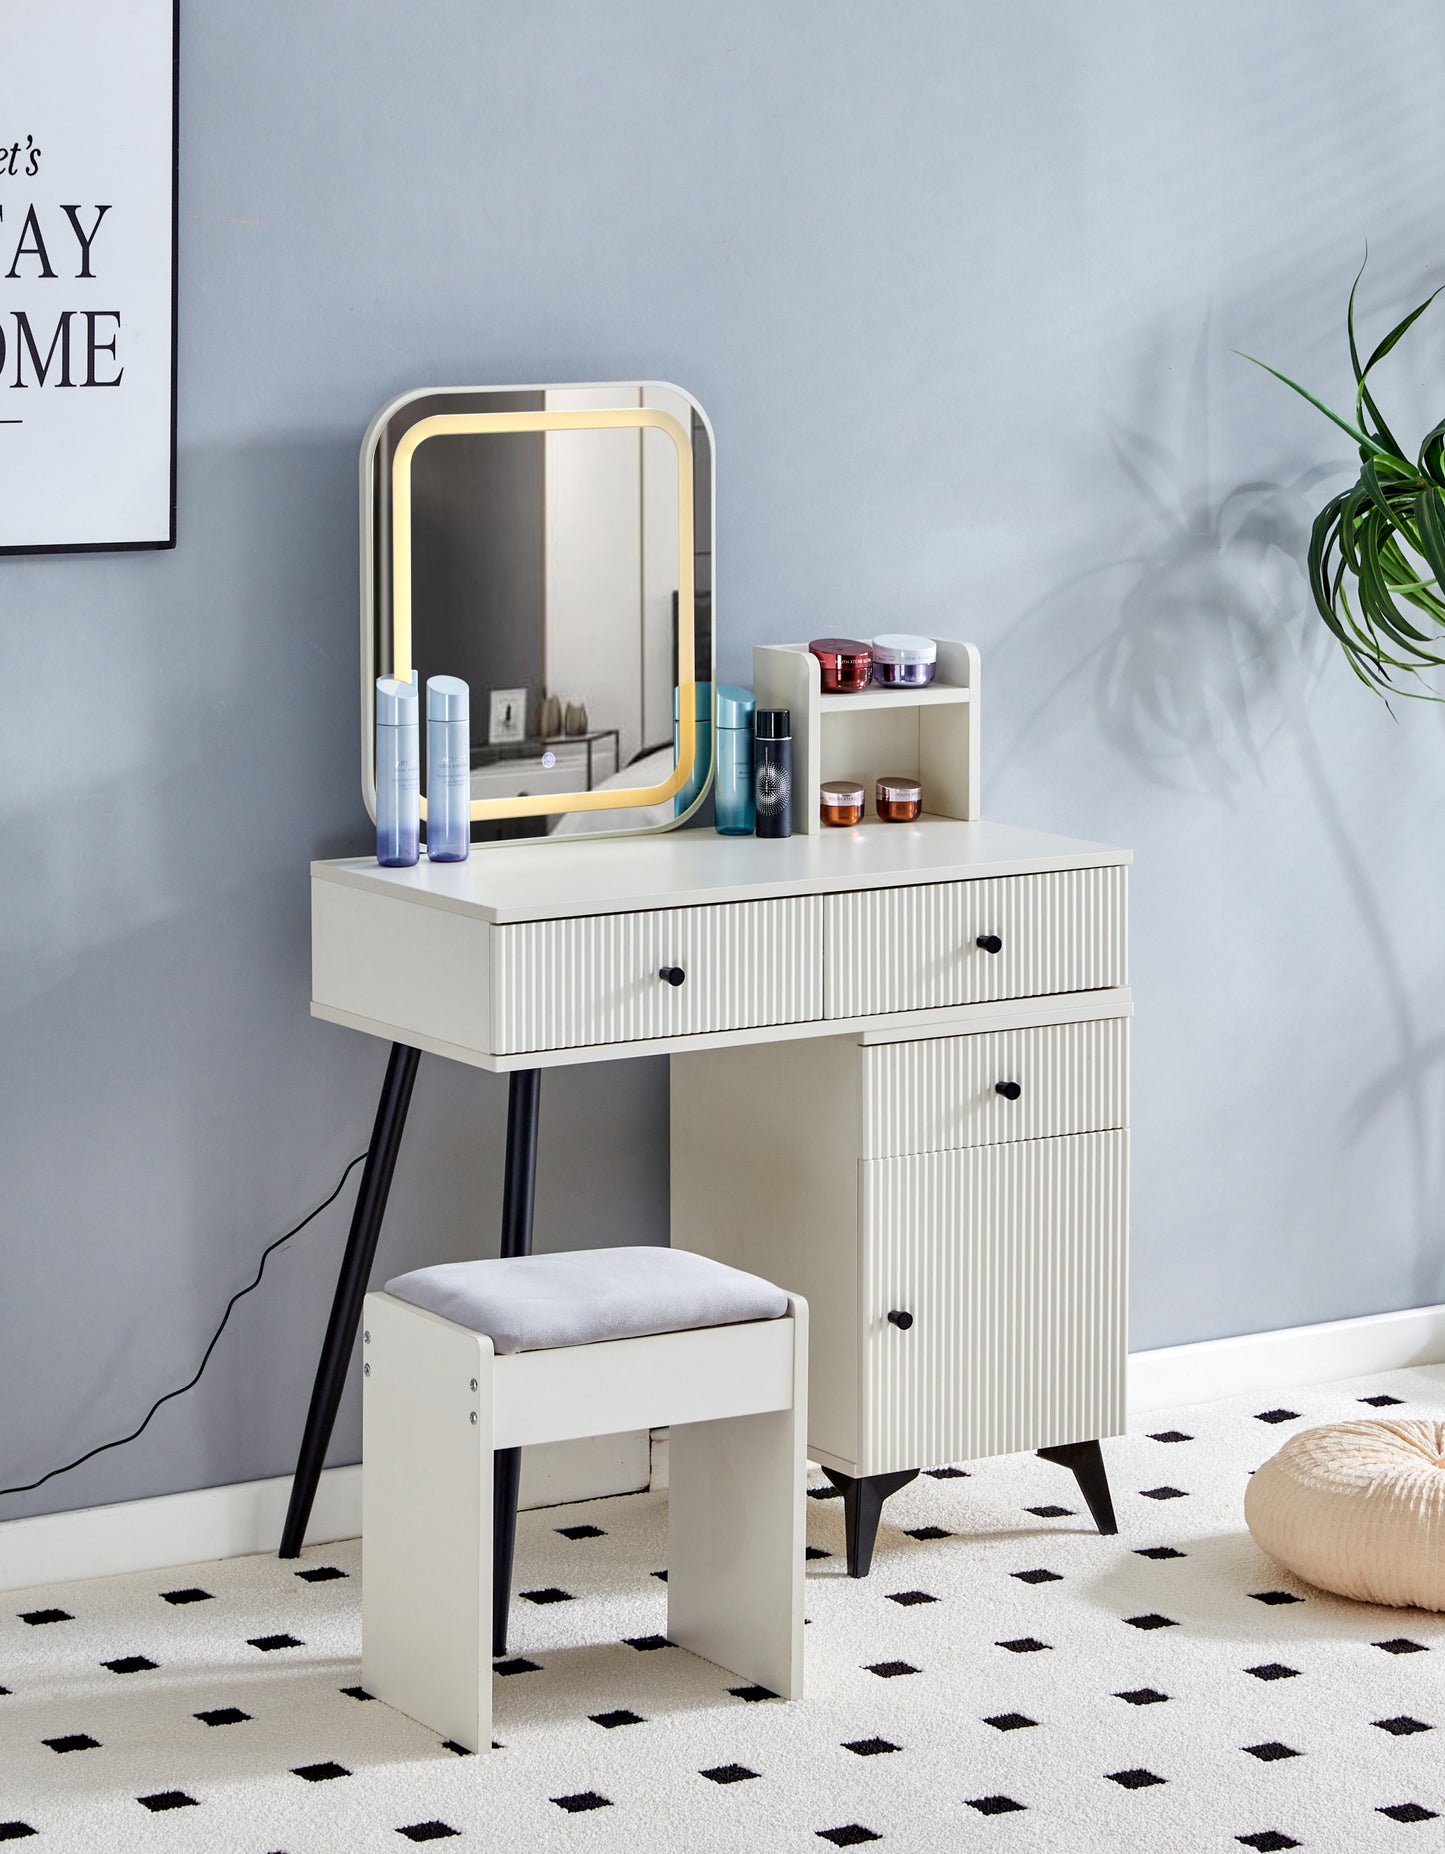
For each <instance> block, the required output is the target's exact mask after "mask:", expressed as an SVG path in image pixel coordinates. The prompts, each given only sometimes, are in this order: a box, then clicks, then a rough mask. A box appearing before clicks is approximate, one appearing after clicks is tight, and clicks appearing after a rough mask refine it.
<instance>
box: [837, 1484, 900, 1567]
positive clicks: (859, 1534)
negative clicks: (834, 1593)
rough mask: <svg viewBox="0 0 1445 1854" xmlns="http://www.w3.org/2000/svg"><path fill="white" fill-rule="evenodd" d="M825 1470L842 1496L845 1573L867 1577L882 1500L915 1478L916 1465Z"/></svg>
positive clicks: (876, 1535) (871, 1562)
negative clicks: (888, 1470) (886, 1470)
mask: <svg viewBox="0 0 1445 1854" xmlns="http://www.w3.org/2000/svg"><path fill="white" fill-rule="evenodd" d="M823 1472H824V1474H826V1475H827V1477H828V1479H829V1480H830V1481H831V1482H832V1483H833V1485H834V1486H835V1487H836V1488H837V1489H838V1491H839V1492H840V1493H841V1494H842V1496H843V1529H844V1536H845V1539H846V1541H847V1547H848V1575H849V1576H850V1577H866V1576H867V1575H868V1572H869V1570H870V1569H871V1568H872V1564H873V1544H874V1541H875V1540H876V1539H877V1537H878V1520H879V1518H880V1516H881V1514H882V1512H883V1502H884V1501H885V1500H886V1499H887V1498H888V1497H889V1495H890V1494H896V1493H897V1492H898V1490H899V1488H900V1487H906V1486H907V1485H908V1483H909V1482H910V1481H915V1480H917V1479H918V1470H917V1468H900V1469H898V1470H897V1472H896V1473H893V1474H860V1475H859V1476H857V1478H856V1479H855V1478H854V1476H853V1475H851V1474H841V1473H840V1472H839V1471H838V1470H837V1469H836V1468H824V1470H823Z"/></svg>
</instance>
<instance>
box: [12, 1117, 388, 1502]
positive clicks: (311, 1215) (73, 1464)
mask: <svg viewBox="0 0 1445 1854" xmlns="http://www.w3.org/2000/svg"><path fill="white" fill-rule="evenodd" d="M366 1156H367V1155H366V1154H365V1153H364V1152H358V1153H357V1155H356V1157H355V1158H354V1159H353V1160H352V1161H351V1163H350V1165H348V1166H347V1168H346V1170H345V1171H344V1172H343V1173H342V1174H341V1176H340V1178H339V1179H338V1180H337V1183H336V1189H335V1190H334V1191H333V1192H332V1193H331V1195H330V1197H328V1198H327V1199H326V1200H325V1202H324V1203H321V1204H318V1205H317V1206H316V1208H315V1210H312V1211H309V1212H308V1213H307V1214H306V1215H305V1216H304V1217H303V1218H302V1219H301V1221H300V1222H299V1223H298V1224H296V1225H295V1226H294V1228H292V1229H289V1230H287V1232H286V1234H285V1235H284V1236H278V1237H277V1238H276V1240H275V1242H273V1243H271V1244H270V1245H269V1246H268V1247H267V1248H265V1249H263V1250H262V1251H261V1261H260V1264H259V1266H258V1267H257V1269H256V1278H255V1280H254V1281H250V1282H248V1283H247V1284H246V1286H245V1287H243V1288H240V1289H238V1290H237V1292H236V1293H234V1294H233V1295H232V1296H231V1298H230V1299H229V1300H228V1301H227V1302H226V1311H225V1312H224V1313H223V1314H222V1315H221V1324H220V1325H219V1326H218V1327H217V1328H216V1330H215V1332H214V1333H213V1334H212V1335H211V1343H210V1344H209V1345H208V1346H207V1347H206V1353H205V1357H204V1358H202V1360H201V1362H200V1364H199V1365H197V1367H196V1375H195V1376H194V1377H193V1378H192V1379H191V1380H190V1381H189V1383H186V1384H182V1385H180V1386H179V1387H178V1388H177V1389H175V1390H171V1391H167V1392H166V1394H165V1396H164V1397H157V1398H156V1400H155V1402H154V1403H153V1404H152V1405H151V1407H150V1409H149V1410H147V1411H146V1413H145V1416H144V1417H143V1418H142V1420H141V1422H140V1425H139V1427H138V1428H135V1429H132V1430H131V1432H130V1434H129V1435H128V1436H117V1437H116V1439H115V1441H114V1442H102V1443H101V1444H100V1445H99V1447H98V1448H93V1449H90V1450H89V1451H88V1452H87V1453H86V1454H84V1455H77V1456H76V1458H75V1460H74V1461H67V1462H66V1463H65V1465H64V1467H61V1468H52V1469H51V1470H50V1472H49V1473H48V1474H42V1475H41V1477H40V1479H39V1480H38V1481H27V1482H26V1483H25V1485H24V1486H23V1487H0V1500H3V1499H4V1497H5V1496H6V1494H22V1493H34V1491H35V1489H36V1488H37V1487H43V1486H44V1485H45V1483H46V1482H47V1481H53V1480H54V1479H55V1477H56V1475H57V1474H69V1473H70V1471H71V1469H72V1468H78V1467H80V1466H81V1465H82V1464H83V1463H84V1462H87V1461H89V1460H91V1458H92V1457H93V1456H96V1455H103V1454H104V1453H105V1451H106V1450H107V1449H108V1448H124V1447H125V1445H126V1443H127V1442H134V1441H135V1439H136V1437H137V1436H138V1435H140V1434H141V1432H142V1431H143V1430H144V1429H145V1426H146V1424H147V1423H149V1421H150V1420H151V1418H152V1417H153V1416H154V1415H155V1413H156V1411H157V1410H158V1409H160V1407H161V1405H162V1404H163V1403H169V1402H170V1400H171V1398H172V1397H183V1396H184V1395H185V1393H186V1392H187V1391H188V1390H191V1389H193V1388H194V1386H195V1385H197V1384H198V1383H199V1382H200V1379H201V1373H202V1372H203V1371H204V1370H205V1368H206V1366H207V1365H208V1364H210V1362H211V1354H212V1352H214V1351H215V1349H216V1344H217V1341H218V1340H219V1339H220V1337H221V1334H222V1333H223V1332H225V1330H226V1322H227V1320H229V1319H230V1317H231V1309H232V1307H234V1306H235V1304H236V1302H237V1301H238V1300H241V1299H243V1298H244V1297H245V1296H246V1295H247V1294H249V1293H250V1292H251V1289H252V1288H254V1287H259V1286H260V1285H261V1277H262V1275H264V1274H265V1272H266V1258H267V1257H268V1256H269V1255H270V1254H271V1253H272V1251H273V1250H275V1249H279V1248H280V1247H281V1245H282V1243H283V1242H290V1240H291V1238H292V1237H293V1236H297V1235H299V1234H300V1233H301V1231H302V1230H304V1229H305V1228H306V1225H307V1224H308V1223H310V1222H312V1221H313V1220H314V1219H315V1218H317V1217H319V1216H320V1215H321V1213H322V1211H323V1210H329V1209H330V1208H331V1206H332V1205H333V1204H334V1203H335V1202H336V1200H337V1198H338V1197H340V1196H341V1192H342V1188H343V1187H344V1185H345V1184H346V1181H347V1179H348V1178H349V1177H350V1176H351V1174H352V1173H353V1172H354V1171H355V1170H356V1168H357V1166H358V1165H360V1163H361V1161H362V1160H363V1159H364V1158H365V1157H366Z"/></svg>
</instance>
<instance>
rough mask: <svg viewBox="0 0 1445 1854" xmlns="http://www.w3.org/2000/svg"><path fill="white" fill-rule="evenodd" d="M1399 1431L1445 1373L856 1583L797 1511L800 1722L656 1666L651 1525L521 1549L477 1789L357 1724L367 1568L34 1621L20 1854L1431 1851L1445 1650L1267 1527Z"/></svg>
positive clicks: (1158, 1429)
mask: <svg viewBox="0 0 1445 1854" xmlns="http://www.w3.org/2000/svg"><path fill="white" fill-rule="evenodd" d="M1373 1410H1378V1411H1380V1413H1381V1414H1382V1416H1384V1417H1389V1416H1392V1415H1394V1414H1395V1413H1396V1412H1397V1411H1398V1412H1399V1413H1400V1414H1403V1415H1410V1416H1434V1417H1445V1369H1440V1368H1433V1369H1426V1368H1421V1369H1416V1370H1412V1371H1402V1372H1394V1373H1390V1374H1387V1375H1385V1376H1382V1377H1381V1376H1377V1377H1374V1378H1371V1379H1360V1380H1352V1381H1350V1382H1348V1383H1345V1384H1339V1385H1332V1386H1330V1385H1327V1386H1315V1387H1312V1388H1310V1387H1306V1388H1296V1387H1290V1388H1289V1389H1288V1391H1287V1392H1286V1393H1283V1394H1282V1393H1281V1392H1280V1391H1276V1392H1275V1393H1274V1397H1273V1399H1271V1398H1268V1397H1267V1398H1261V1397H1260V1396H1259V1395H1258V1394H1257V1393H1256V1394H1255V1395H1254V1396H1253V1397H1249V1398H1241V1399H1236V1400H1233V1401H1230V1402H1225V1403H1218V1404H1209V1405H1200V1406H1196V1407H1194V1408H1191V1409H1188V1410H1173V1411H1156V1412H1151V1413H1150V1414H1149V1416H1148V1417H1146V1418H1145V1419H1143V1420H1142V1421H1141V1422H1140V1424H1139V1425H1138V1429H1137V1432H1136V1433H1135V1434H1134V1435H1132V1436H1130V1437H1127V1438H1118V1439H1115V1440H1107V1441H1106V1442H1105V1444H1104V1453H1105V1459H1106V1461H1107V1463H1108V1466H1109V1469H1110V1475H1111V1480H1112V1484H1113V1490H1114V1499H1115V1505H1116V1507H1117V1509H1118V1516H1119V1533H1118V1536H1117V1537H1116V1538H1108V1539H1105V1538H1100V1537H1099V1536H1098V1535H1097V1533H1095V1532H1094V1530H1093V1528H1092V1526H1091V1525H1090V1524H1089V1521H1088V1517H1087V1514H1086V1513H1085V1511H1084V1509H1083V1506H1082V1503H1081V1502H1080V1501H1079V1500H1078V1499H1077V1495H1076V1492H1075V1488H1074V1485H1073V1482H1072V1480H1071V1478H1070V1477H1069V1476H1068V1475H1067V1473H1065V1472H1064V1471H1063V1470H1061V1469H1059V1468H1057V1467H1055V1466H1052V1465H1051V1464H1049V1463H1046V1462H1042V1461H1040V1460H1038V1459H1037V1458H1036V1457H1034V1456H1033V1455H1018V1456H1008V1457H1002V1458H999V1459H996V1460H991V1461H978V1462H969V1463H967V1464H966V1466H967V1473H966V1474H965V1473H963V1472H961V1471H960V1472H956V1473H949V1474H943V1473H935V1474H928V1475H924V1476H922V1477H920V1479H918V1480H917V1481H915V1482H914V1483H912V1485H910V1486H909V1487H907V1488H905V1489H904V1490H903V1491H902V1492H901V1493H900V1494H899V1495H898V1496H897V1497H896V1498H895V1499H894V1500H892V1501H891V1502H890V1503H889V1504H888V1506H887V1507H886V1508H885V1509H884V1521H883V1524H882V1527H881V1528H880V1531H879V1537H878V1547H877V1552H876V1555H875V1558H874V1565H873V1573H872V1576H871V1577H869V1578H867V1579H865V1580H861V1581H855V1580H853V1579H851V1578H849V1577H848V1576H847V1575H846V1569H845V1565H846V1560H845V1557H844V1551H843V1524H842V1522H843V1514H842V1503H841V1502H840V1501H838V1500H834V1499H830V1498H822V1499H817V1500H810V1501H809V1502H808V1506H807V1520H808V1531H809V1545H810V1547H811V1550H810V1552H809V1556H808V1559H807V1565H806V1569H807V1615H808V1618H809V1621H810V1623H811V1625H812V1626H811V1627H810V1628H809V1629H808V1631H807V1648H808V1666H807V1696H806V1698H805V1699H804V1700H803V1701H802V1702H800V1703H798V1704H795V1705H786V1704H784V1703H783V1702H781V1701H779V1700H778V1699H777V1698H776V1697H775V1696H774V1695H772V1694H771V1693H770V1692H769V1690H768V1689H767V1688H766V1687H765V1686H761V1685H759V1683H758V1682H757V1680H756V1679H755V1678H750V1677H749V1676H748V1670H746V1669H744V1670H738V1671H734V1670H725V1669H722V1668H718V1667H714V1666H712V1665H710V1664H709V1663H708V1662H706V1661H702V1660H700V1659H698V1658H697V1657H696V1656H694V1655H692V1654H690V1653H688V1652H687V1651H685V1650H684V1649H682V1648H679V1647H677V1646H675V1645H674V1644H673V1643H672V1642H671V1641H670V1640H669V1637H668V1618H667V1586H666V1584H665V1582H663V1581H662V1580H661V1579H660V1578H658V1577H657V1576H656V1575H655V1573H656V1571H657V1569H658V1567H659V1566H661V1565H662V1564H664V1563H665V1561H666V1551H667V1545H666V1496H665V1494H662V1493H651V1494H641V1495H636V1496H631V1497H626V1498H619V1499H613V1500H603V1501H594V1502H589V1503H586V1504H582V1505H577V1506H571V1507H554V1508H549V1509H546V1510H544V1511H539V1512H535V1513H524V1514H523V1515H522V1516H521V1519H520V1522H519V1527H518V1541H517V1592H518V1595H517V1600H516V1602H515V1604H514V1606H513V1614H512V1623H511V1636H510V1642H509V1650H510V1652H509V1655H508V1657H507V1658H506V1659H505V1660H504V1661H502V1662H500V1663H498V1664H497V1667H496V1672H497V1674H498V1675H499V1676H501V1677H500V1678H498V1679H496V1680H495V1682H494V1689H493V1691H494V1706H495V1718H494V1732H495V1739H496V1743H497V1745H498V1747H499V1748H498V1749H497V1750H496V1751H495V1752H494V1753H493V1754H492V1755H490V1756H485V1757H464V1756H458V1755H457V1752H458V1750H459V1749H460V1747H458V1746H457V1745H455V1744H453V1743H450V1742H449V1741H446V1740H444V1739H443V1738H442V1736H441V1735H440V1734H438V1733H432V1732H428V1731H427V1730H426V1729H425V1728H424V1727H422V1726H420V1725H418V1724H416V1723H415V1722H414V1721H412V1720H410V1719H408V1718H406V1717H404V1716H403V1715H402V1714H401V1713H398V1712H395V1711H393V1710H392V1709H391V1708H390V1707H389V1706H387V1705H385V1704H383V1703H377V1702H375V1701H373V1702H372V1703H370V1704H358V1703H357V1702H358V1701H362V1700H371V1698H372V1696H371V1695H370V1694H369V1693H368V1691H367V1689H366V1687H365V1686H364V1685H363V1684H362V1675H361V1661H360V1597H361V1575H360V1572H361V1565H360V1551H359V1548H358V1546H357V1544H356V1543H355V1542H354V1541H353V1542H349V1543H348V1542H342V1543H333V1544H327V1545H322V1546H317V1547H313V1548H311V1549H309V1550H308V1551H307V1552H306V1553H305V1555H304V1558H303V1561H302V1563H301V1564H300V1566H299V1567H298V1566H296V1565H293V1564H283V1563H281V1562H279V1561H278V1560H277V1559H276V1558H274V1557H255V1558H242V1559H232V1560H228V1561H223V1562H220V1563H209V1564H201V1565H188V1566H176V1567H173V1568H171V1569H169V1570H164V1571H156V1572H150V1573H146V1574H144V1575H139V1574H138V1575H133V1576H126V1577H114V1578H106V1579H97V1580H95V1581H93V1582H90V1583H71V1584H65V1585H56V1586H52V1587H48V1588H44V1589H33V1590H26V1591H15V1592H12V1593H10V1594H9V1595H8V1596H6V1597H4V1598H0V1842H4V1841H16V1842H22V1841H23V1842H25V1843H27V1844H29V1845H33V1846H35V1847H36V1848H42V1847H43V1848H50V1849H55V1850H57V1854H71V1851H74V1854H90V1850H93V1849H106V1850H109V1849H116V1850H118V1851H120V1850H126V1851H129V1850H131V1849H134V1850H137V1854H140V1851H142V1850H150V1849H153V1848H161V1847H162V1846H164V1847H165V1848H168V1849H181V1850H185V1854H190V1850H192V1849H207V1850H209V1849H211V1848H215V1849H217V1850H218V1851H220V1850H227V1851H228V1850H232V1849H235V1850H238V1851H240V1854H273V1851H282V1850H284V1854H313V1851H317V1850H323V1851H325V1854H329V1851H330V1850H332V1849H341V1848H345V1849H347V1850H348V1854H349V1851H350V1850H351V1849H356V1850H358V1851H361V1850H366V1849H373V1848H374V1849H384V1848H388V1847H390V1848H397V1849H400V1848H404V1847H406V1846H408V1845H411V1844H417V1845H420V1844H425V1843H429V1842H445V1843H448V1844H452V1845H455V1846H457V1847H459V1848H475V1849H478V1850H487V1851H488V1854H491V1851H493V1850H495V1854H512V1850H515V1849H517V1848H527V1849H539V1850H542V1851H543V1854H547V1851H548V1850H551V1849H559V1850H562V1849H566V1850H570V1849H573V1848H577V1849H587V1850H599V1849H600V1850H617V1854H638V1851H639V1850H641V1849H651V1848H659V1849H672V1848H676V1849H679V1850H687V1851H688V1854H693V1851H694V1850H698V1851H701V1854H708V1851H710V1850H714V1849H716V1850H718V1851H719V1854H722V1851H723V1850H727V1854H733V1851H734V1850H738V1849H746V1850H748V1854H755V1851H756V1854H771V1850H775V1849H776V1850H780V1851H781V1850H790V1849H791V1850H798V1851H799V1854H803V1851H804V1850H807V1849H809V1848H813V1849H822V1848H828V1847H830V1846H831V1847H840V1848H846V1847H863V1846H865V1845H868V1846H871V1845H872V1844H873V1843H875V1842H877V1843H878V1844H879V1845H880V1846H881V1847H884V1848H888V1847H893V1848H897V1849H900V1850H902V1849H908V1850H911V1851H917V1854H926V1851H928V1850H940V1851H942V1850H948V1851H949V1854H951V1851H952V1850H953V1849H955V1848H957V1849H959V1850H963V1851H964V1854H970V1851H971V1850H975V1849H988V1850H992V1849H1005V1848H1007V1849H1009V1850H1013V1851H1014V1854H1018V1851H1020V1850H1021V1851H1023V1854H1042V1850H1045V1849H1047V1850H1050V1854H1052V1851H1053V1850H1060V1851H1062V1854H1126V1851H1129V1850H1140V1851H1141V1854H1142V1851H1143V1850H1149V1851H1151V1854H1152V1851H1153V1850H1156V1849H1157V1850H1160V1854H1163V1851H1164V1850H1174V1849H1178V1850H1180V1851H1181V1854H1184V1851H1185V1850H1187V1851H1188V1854H1194V1851H1195V1850H1201V1851H1202V1850H1205V1849H1209V1848H1218V1849H1221V1850H1227V1849H1229V1848H1248V1849H1254V1850H1258V1851H1260V1854H1269V1851H1272V1850H1283V1849H1288V1848H1305V1849H1316V1850H1320V1851H1321V1854H1334V1851H1335V1850H1340V1851H1343V1850H1345V1849H1348V1850H1349V1854H1375V1851H1376V1850H1381V1851H1383V1850H1386V1849H1391V1850H1393V1849H1400V1848H1417V1849H1422V1850H1423V1849H1424V1848H1426V1847H1429V1846H1433V1845H1437V1844H1438V1842H1439V1831H1440V1830H1441V1828H1442V1825H1445V1778H1442V1775H1441V1771H1442V1768H1445V1766H1442V1762H1441V1749H1440V1747H1441V1745H1442V1744H1445V1617H1439V1616H1434V1615H1430V1614H1428V1613H1426V1612H1424V1611H1420V1610H1398V1611H1397V1610H1386V1609H1381V1608H1375V1607H1370V1606H1367V1605H1359V1604H1351V1603H1347V1602H1344V1601H1341V1600H1339V1599H1337V1598H1333V1597H1329V1596H1327V1595H1325V1594H1323V1593H1322V1592H1319V1591H1316V1590H1313V1589H1311V1588H1310V1587H1309V1586H1308V1585H1305V1584H1302V1583H1300V1582H1298V1581H1297V1580H1296V1579H1295V1578H1293V1577H1291V1576H1290V1574H1289V1573H1288V1572H1287V1571H1285V1570H1283V1569H1282V1568H1281V1567H1280V1566H1279V1565H1277V1564H1274V1563H1271V1562H1270V1561H1269V1560H1268V1559H1267V1558H1265V1557H1264V1556H1263V1554H1262V1553H1260V1552H1259V1551H1258V1550H1257V1549H1256V1548H1255V1546H1254V1544H1253V1542H1252V1541H1251V1539H1250V1537H1249V1535H1248V1533H1247V1532H1246V1531H1245V1529H1244V1526H1243V1521H1242V1517H1241V1510H1242V1501H1243V1495H1244V1489H1245V1486H1246V1484H1247V1482H1248V1478H1249V1475H1250V1473H1251V1471H1252V1470H1253V1469H1255V1468H1257V1467H1258V1466H1259V1465H1260V1463H1261V1462H1262V1461H1263V1460H1265V1459H1266V1458H1267V1456H1268V1455H1269V1454H1271V1453H1272V1452H1273V1451H1274V1449H1276V1448H1277V1447H1278V1446H1279V1445H1280V1443H1281V1442H1282V1441H1283V1440H1285V1439H1286V1438H1287V1437H1288V1436H1290V1435H1295V1434H1298V1433H1299V1432H1300V1431H1301V1430H1302V1429H1305V1428H1308V1427H1310V1426H1311V1425H1313V1424H1317V1423H1322V1422H1331V1421H1352V1420H1356V1419H1358V1418H1359V1417H1360V1416H1361V1414H1362V1412H1363V1413H1365V1414H1367V1415H1368V1414H1372V1413H1373ZM1280 1412H1288V1413H1289V1414H1288V1416H1287V1417H1286V1416H1285V1415H1282V1414H1279V1413H1280ZM1295 1413H1297V1415H1296V1414H1295ZM1261 1419H1263V1420H1261ZM1161 1443H1162V1444H1164V1446H1163V1447H1161ZM1165 1457H1167V1460H1168V1479H1167V1481H1165V1480H1164V1479H1163V1477H1162V1475H1161V1472H1160V1462H1161V1460H1162V1459H1163V1458H1165ZM938 1465H941V1464H938ZM955 1465H957V1464H955ZM814 1479H815V1481H819V1477H816V1476H815V1477H814ZM1166 1489H1167V1490H1170V1497H1168V1498H1162V1497H1161V1494H1162V1493H1163V1492H1164V1491H1165V1490H1166ZM816 1490H817V1491H818V1492H820V1493H822V1492H825V1491H826V1490H825V1489H824V1488H823V1487H822V1486H821V1484H818V1486H817V1488H816ZM1174 1490H1177V1493H1176V1492H1174ZM1432 1835H1434V1836H1436V1842H1432V1841H1431V1836H1432Z"/></svg>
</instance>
